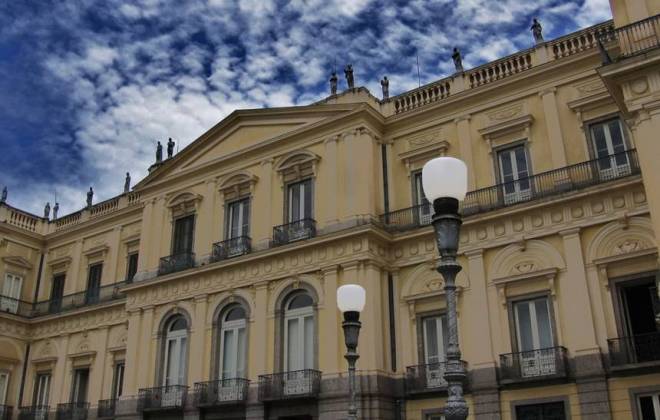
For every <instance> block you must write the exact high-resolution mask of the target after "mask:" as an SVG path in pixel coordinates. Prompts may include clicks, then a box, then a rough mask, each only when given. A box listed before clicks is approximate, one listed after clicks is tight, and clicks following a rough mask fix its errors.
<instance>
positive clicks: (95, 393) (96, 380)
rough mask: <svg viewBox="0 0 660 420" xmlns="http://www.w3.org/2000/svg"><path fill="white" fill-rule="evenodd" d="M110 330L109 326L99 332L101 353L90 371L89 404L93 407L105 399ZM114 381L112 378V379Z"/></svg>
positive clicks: (97, 355) (97, 354) (98, 353)
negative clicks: (104, 387) (104, 386)
mask: <svg viewBox="0 0 660 420" xmlns="http://www.w3.org/2000/svg"><path fill="white" fill-rule="evenodd" d="M109 330H110V329H109V328H108V326H102V327H100V328H99V330H98V335H97V337H96V339H97V340H98V342H97V344H98V347H97V348H98V349H99V351H98V352H97V353H96V358H95V359H94V364H93V365H92V366H91V369H90V370H89V376H90V381H89V382H90V383H89V398H88V400H89V402H90V403H91V404H92V405H95V404H96V403H97V402H98V400H102V399H103V385H104V382H105V381H104V380H105V373H106V370H105V367H106V359H107V356H108V351H107V348H108V333H109ZM110 380H112V377H111V378H110Z"/></svg>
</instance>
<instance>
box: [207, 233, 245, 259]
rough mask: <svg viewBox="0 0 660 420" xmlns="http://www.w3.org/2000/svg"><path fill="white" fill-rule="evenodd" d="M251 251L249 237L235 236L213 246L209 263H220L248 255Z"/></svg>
mask: <svg viewBox="0 0 660 420" xmlns="http://www.w3.org/2000/svg"><path fill="white" fill-rule="evenodd" d="M251 250H252V239H250V237H249V236H237V237H235V238H230V239H227V240H225V241H221V242H216V243H214V244H213V250H212V252H211V261H212V262H216V261H222V260H224V259H227V258H232V257H238V256H239V255H245V254H248V253H249V252H250V251H251Z"/></svg>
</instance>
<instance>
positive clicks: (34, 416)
mask: <svg viewBox="0 0 660 420" xmlns="http://www.w3.org/2000/svg"><path fill="white" fill-rule="evenodd" d="M18 410H19V411H18V420H48V418H49V414H50V406H48V405H32V406H25V407H20V408H19V409H18ZM51 418H55V416H51Z"/></svg>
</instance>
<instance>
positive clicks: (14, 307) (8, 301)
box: [0, 295, 32, 317]
mask: <svg viewBox="0 0 660 420" xmlns="http://www.w3.org/2000/svg"><path fill="white" fill-rule="evenodd" d="M0 312H6V313H10V314H14V315H20V316H25V317H29V316H32V303H30V302H26V301H24V300H20V299H14V298H12V297H9V296H3V295H0Z"/></svg>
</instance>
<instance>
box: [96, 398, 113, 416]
mask: <svg viewBox="0 0 660 420" xmlns="http://www.w3.org/2000/svg"><path fill="white" fill-rule="evenodd" d="M116 409H117V399H116V398H112V399H109V400H99V405H98V407H97V408H96V417H97V418H112V417H114V416H115V410H116Z"/></svg>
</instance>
